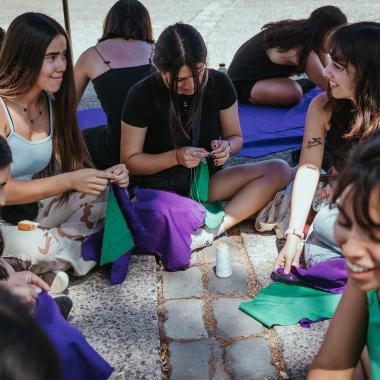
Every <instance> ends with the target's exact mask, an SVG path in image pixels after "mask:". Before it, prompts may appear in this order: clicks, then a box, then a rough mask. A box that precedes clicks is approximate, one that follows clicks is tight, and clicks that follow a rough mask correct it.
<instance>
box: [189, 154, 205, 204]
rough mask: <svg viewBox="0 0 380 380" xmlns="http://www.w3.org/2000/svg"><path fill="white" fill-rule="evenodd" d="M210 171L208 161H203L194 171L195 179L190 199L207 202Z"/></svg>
mask: <svg viewBox="0 0 380 380" xmlns="http://www.w3.org/2000/svg"><path fill="white" fill-rule="evenodd" d="M208 181H209V171H208V165H207V161H206V160H204V159H203V160H201V162H200V164H199V165H198V166H197V167H196V168H195V170H194V178H193V181H192V183H191V189H190V193H189V197H190V198H192V199H194V200H195V201H198V202H202V203H204V202H207V199H208Z"/></svg>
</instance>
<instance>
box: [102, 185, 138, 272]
mask: <svg viewBox="0 0 380 380" xmlns="http://www.w3.org/2000/svg"><path fill="white" fill-rule="evenodd" d="M133 246H134V244H133V240H132V235H131V232H130V231H129V228H128V225H127V222H126V220H125V218H124V216H123V214H122V213H121V211H120V208H119V205H118V204H117V201H116V198H115V195H114V193H113V191H112V189H111V187H110V188H109V190H108V202H107V214H106V222H105V226H104V235H103V244H102V251H101V255H100V265H104V264H108V263H111V262H113V261H115V260H116V259H118V258H119V257H120V256H122V255H123V254H124V253H126V252H127V251H129V250H130V249H131V248H133Z"/></svg>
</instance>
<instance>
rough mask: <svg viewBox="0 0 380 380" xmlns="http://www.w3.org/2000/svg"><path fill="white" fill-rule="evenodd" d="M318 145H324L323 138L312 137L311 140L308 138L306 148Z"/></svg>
mask: <svg viewBox="0 0 380 380" xmlns="http://www.w3.org/2000/svg"><path fill="white" fill-rule="evenodd" d="M318 145H323V144H322V139H321V138H320V137H312V138H311V139H310V140H308V142H307V145H306V149H308V150H309V149H311V148H313V147H315V146H318Z"/></svg>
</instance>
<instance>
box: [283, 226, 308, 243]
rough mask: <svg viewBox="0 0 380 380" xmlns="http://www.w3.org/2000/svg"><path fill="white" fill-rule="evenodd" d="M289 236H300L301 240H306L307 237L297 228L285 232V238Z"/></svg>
mask: <svg viewBox="0 0 380 380" xmlns="http://www.w3.org/2000/svg"><path fill="white" fill-rule="evenodd" d="M289 234H292V235H296V236H298V237H299V238H300V239H301V240H303V239H304V238H305V235H304V233H303V232H302V231H300V230H297V229H296V228H288V229H287V230H286V231H285V236H287V235H289Z"/></svg>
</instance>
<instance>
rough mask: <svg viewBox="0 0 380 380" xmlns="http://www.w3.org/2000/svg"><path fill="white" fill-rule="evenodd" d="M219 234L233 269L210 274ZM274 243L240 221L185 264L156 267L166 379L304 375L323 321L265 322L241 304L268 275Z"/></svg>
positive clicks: (272, 257)
mask: <svg viewBox="0 0 380 380" xmlns="http://www.w3.org/2000/svg"><path fill="white" fill-rule="evenodd" d="M221 240H224V241H226V242H227V244H228V245H229V246H230V252H231V253H232V263H233V274H232V276H231V277H230V278H227V279H220V278H217V277H216V276H215V273H214V266H215V246H216V244H217V243H218V242H219V241H221ZM276 252H277V247H276V239H275V236H274V235H269V234H266V235H263V234H257V233H255V232H254V230H253V222H245V223H243V224H241V225H239V227H238V228H235V229H234V230H233V231H231V232H229V233H228V236H225V237H222V238H221V239H218V240H217V241H216V242H214V244H213V246H211V247H207V248H205V249H203V250H200V251H198V252H196V253H195V254H194V255H193V258H192V261H191V265H190V267H189V269H187V270H185V271H182V272H175V273H173V272H166V271H164V270H162V269H159V271H158V281H159V296H158V300H159V302H158V313H159V326H160V332H161V341H162V344H163V346H167V347H168V352H167V355H166V358H167V360H168V365H167V366H165V368H166V371H165V372H164V375H166V376H167V378H169V379H181V380H182V379H215V380H219V379H222V380H224V379H288V378H290V379H303V378H305V375H306V371H307V367H308V366H309V364H310V361H311V359H312V357H313V356H314V354H315V353H316V350H317V349H318V347H319V344H320V342H321V340H322V338H323V335H324V332H325V329H326V327H327V325H328V323H327V322H322V323H317V324H315V325H314V326H312V327H311V328H310V329H304V328H301V327H299V326H286V327H276V328H274V329H267V328H264V327H263V326H262V325H261V324H260V323H258V322H257V321H255V320H254V319H253V318H251V317H249V316H248V315H246V314H245V313H244V312H242V311H240V310H239V304H240V302H242V301H244V300H248V299H251V298H252V297H254V296H255V294H257V292H258V291H259V290H260V289H261V288H262V287H263V286H266V285H268V284H269V283H270V281H271V280H270V273H271V269H272V265H273V262H274V258H275V256H276Z"/></svg>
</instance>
